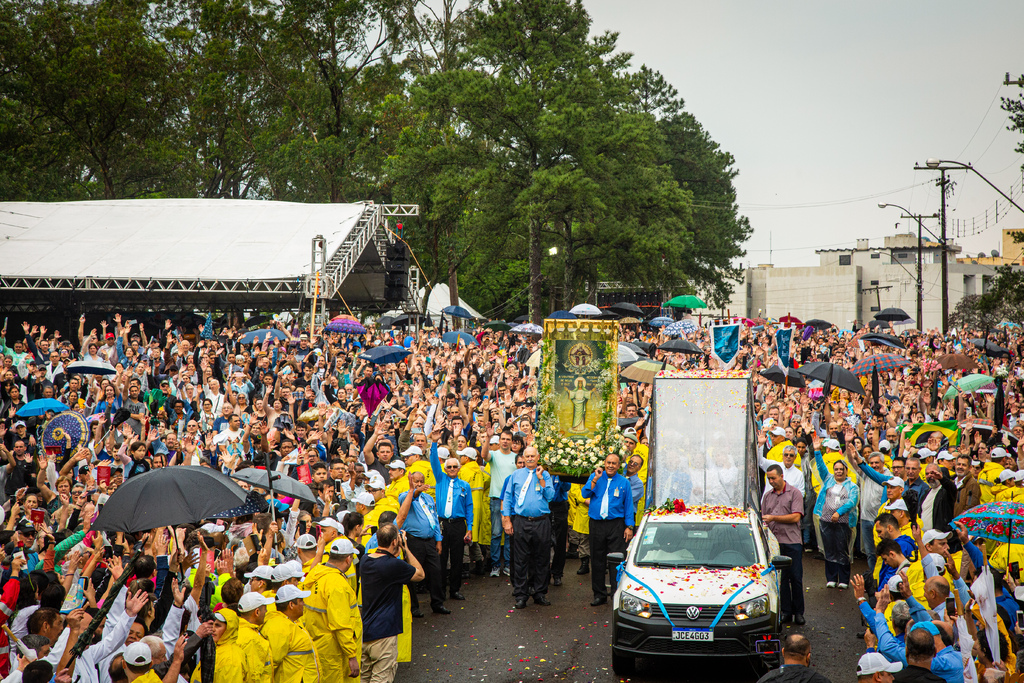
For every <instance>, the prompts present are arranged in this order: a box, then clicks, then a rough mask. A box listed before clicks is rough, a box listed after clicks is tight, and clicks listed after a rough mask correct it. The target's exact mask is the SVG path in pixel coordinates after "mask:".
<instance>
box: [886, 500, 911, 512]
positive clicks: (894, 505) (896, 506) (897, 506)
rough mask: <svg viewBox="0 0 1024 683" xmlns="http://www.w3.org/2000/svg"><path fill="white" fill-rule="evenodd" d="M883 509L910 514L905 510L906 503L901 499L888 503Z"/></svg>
mask: <svg viewBox="0 0 1024 683" xmlns="http://www.w3.org/2000/svg"><path fill="white" fill-rule="evenodd" d="M885 509H886V510H903V511H904V512H910V510H908V509H907V503H906V501H905V500H903V499H902V498H897V499H896V500H894V501H893V502H891V503H889V504H888V505H886V506H885Z"/></svg>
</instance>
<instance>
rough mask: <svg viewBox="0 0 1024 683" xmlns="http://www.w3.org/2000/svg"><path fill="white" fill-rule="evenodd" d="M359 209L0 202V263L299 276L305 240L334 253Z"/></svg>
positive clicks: (129, 273) (76, 271)
mask: <svg viewBox="0 0 1024 683" xmlns="http://www.w3.org/2000/svg"><path fill="white" fill-rule="evenodd" d="M363 209H364V205H363V204H296V203H291V202H275V201H260V200H246V199H127V200H111V201H88V202H59V203H44V202H0V236H2V239H0V263H3V266H2V267H0V269H2V271H3V274H4V275H6V276H23V277H29V276H33V277H50V278H54V277H57V278H86V277H96V278H107V277H110V278H186V279H190V280H194V279H199V280H231V279H239V280H242V279H252V280H270V279H283V278H292V277H299V276H301V275H304V274H308V273H309V269H310V261H311V256H310V245H311V242H312V240H313V238H314V237H316V236H317V235H323V237H324V238H325V239H326V241H327V253H328V254H332V253H334V251H335V250H336V249H337V248H338V246H339V245H340V244H341V243H342V241H343V240H344V239H345V236H346V235H348V233H349V232H350V231H351V230H352V228H353V226H355V224H356V222H357V220H358V219H359V216H360V215H361V214H362V212H363ZM445 291H447V288H446V290H445Z"/></svg>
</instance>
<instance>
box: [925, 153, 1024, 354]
mask: <svg viewBox="0 0 1024 683" xmlns="http://www.w3.org/2000/svg"><path fill="white" fill-rule="evenodd" d="M914 170H915V171H938V172H939V173H940V174H941V177H940V179H939V187H940V190H941V195H942V208H941V212H940V214H941V224H942V238H941V240H940V241H941V242H942V333H943V334H945V333H946V331H947V329H948V327H949V274H948V271H947V268H948V265H947V263H948V259H947V250H946V171H957V170H963V171H973V172H974V174H975V175H976V176H978V177H979V178H981V179H982V180H984V181H985V183H986V184H988V186H989V187H991V188H992V189H993V190H995V191H996V192H998V193H999V194H1000V195H1001V196H1002V197H1003V199H1005V200H1006V201H1008V202H1010V204H1012V205H1013V206H1014V207H1015V208H1016V209H1017V210H1018V211H1020V212H1021V213H1024V208H1021V206H1020V204H1018V203H1017V202H1015V201H1013V198H1012V197H1010V196H1009V195H1008V194H1006V193H1005V192H1003V191H1002V190H1000V189H999V188H998V187H996V186H995V185H993V184H992V181H991V180H989V179H988V178H986V177H985V176H983V175H982V174H981V173H979V172H978V169H976V168H974V166H971V165H970V164H965V163H963V162H962V161H951V160H949V159H936V158H935V157H930V158H929V159H928V160H927V161H925V165H924V166H917V165H916V164H915V166H914Z"/></svg>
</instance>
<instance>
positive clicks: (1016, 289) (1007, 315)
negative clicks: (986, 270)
mask: <svg viewBox="0 0 1024 683" xmlns="http://www.w3.org/2000/svg"><path fill="white" fill-rule="evenodd" d="M1004 321H1006V322H1012V323H1018V324H1024V271H1021V270H1014V269H1013V267H1012V266H1008V265H1007V266H996V278H995V280H994V281H993V283H992V286H991V287H990V288H989V290H988V291H987V292H985V293H984V294H982V295H975V296H968V297H964V298H963V299H962V300H961V301H960V303H958V304H957V306H956V308H955V309H954V310H953V312H952V313H951V314H950V324H951V325H955V326H957V327H962V328H966V329H977V330H982V331H985V330H990V329H992V328H993V327H995V326H996V325H997V324H999V323H1000V322H1004Z"/></svg>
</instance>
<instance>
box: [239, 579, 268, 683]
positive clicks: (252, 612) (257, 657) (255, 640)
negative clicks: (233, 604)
mask: <svg viewBox="0 0 1024 683" xmlns="http://www.w3.org/2000/svg"><path fill="white" fill-rule="evenodd" d="M272 604H274V599H273V598H266V597H263V596H262V595H260V594H259V593H254V592H252V591H249V592H248V593H246V594H245V595H243V596H242V598H241V599H240V600H239V601H238V610H237V611H238V646H239V647H241V648H242V652H243V653H245V658H246V661H247V662H248V667H249V670H250V671H256V672H262V674H260V675H257V676H256V677H255V679H254V680H253V683H270V681H271V678H270V676H271V674H272V673H273V670H274V663H273V661H272V660H271V657H270V643H269V642H268V641H267V639H266V638H264V637H263V636H262V635H260V627H261V626H263V622H264V621H265V620H266V618H267V606H268V605H272Z"/></svg>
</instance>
